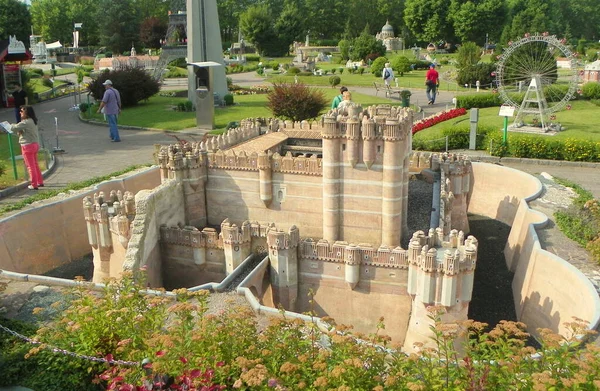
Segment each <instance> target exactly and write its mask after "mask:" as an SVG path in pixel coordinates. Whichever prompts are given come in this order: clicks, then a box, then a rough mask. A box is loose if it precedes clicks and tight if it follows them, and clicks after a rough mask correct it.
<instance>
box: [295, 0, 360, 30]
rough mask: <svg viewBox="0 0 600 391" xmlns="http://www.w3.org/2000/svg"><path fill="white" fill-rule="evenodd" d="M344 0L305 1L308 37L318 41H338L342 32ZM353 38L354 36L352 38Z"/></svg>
mask: <svg viewBox="0 0 600 391" xmlns="http://www.w3.org/2000/svg"><path fill="white" fill-rule="evenodd" d="M345 4H346V2H345V1H344V0H305V2H304V7H305V8H306V14H307V17H306V20H310V21H311V23H310V35H311V36H313V37H317V38H318V39H339V38H341V37H342V34H343V32H344V23H340V21H343V20H344V15H345ZM353 37H354V36H353ZM353 37H352V38H353Z"/></svg>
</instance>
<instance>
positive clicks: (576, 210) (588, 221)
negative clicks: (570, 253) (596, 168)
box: [554, 180, 600, 263]
mask: <svg viewBox="0 0 600 391" xmlns="http://www.w3.org/2000/svg"><path fill="white" fill-rule="evenodd" d="M559 183H560V184H562V185H564V186H567V187H570V188H572V189H573V190H574V191H575V192H576V193H577V198H575V199H574V200H573V203H572V204H571V205H570V206H569V207H568V208H567V209H565V210H559V211H557V212H556V213H554V217H555V219H556V224H557V225H558V227H559V228H560V230H561V231H562V232H563V233H564V234H565V235H566V236H567V237H568V238H569V239H571V240H574V241H576V242H577V243H579V244H581V245H582V246H585V247H586V248H587V249H588V251H589V252H590V254H591V255H592V257H594V259H595V260H596V262H599V263H600V202H599V201H598V200H595V199H594V197H593V195H592V193H590V192H589V191H587V190H585V189H583V188H581V186H579V185H577V184H575V183H571V182H568V181H564V180H559Z"/></svg>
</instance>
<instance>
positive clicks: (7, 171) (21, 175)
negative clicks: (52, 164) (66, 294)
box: [0, 133, 47, 189]
mask: <svg viewBox="0 0 600 391" xmlns="http://www.w3.org/2000/svg"><path fill="white" fill-rule="evenodd" d="M9 139H10V140H11V142H12V147H13V152H14V154H15V156H19V155H21V146H20V145H19V138H18V137H16V136H11V137H10V138H9V137H8V136H7V135H6V133H0V165H1V166H3V167H4V173H3V174H2V175H0V189H4V188H6V187H9V186H14V185H16V184H18V183H21V182H23V181H24V180H25V165H24V164H23V160H22V159H19V160H16V164H15V166H16V167H17V179H15V178H14V172H13V166H12V161H11V158H10V149H9V147H8V140H9ZM38 159H39V162H40V168H41V169H42V171H43V170H45V169H46V168H47V167H46V163H45V154H44V153H40V154H39V155H38Z"/></svg>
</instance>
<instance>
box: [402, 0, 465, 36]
mask: <svg viewBox="0 0 600 391" xmlns="http://www.w3.org/2000/svg"><path fill="white" fill-rule="evenodd" d="M449 8H450V0H406V3H405V9H404V22H405V23H406V26H407V27H408V29H409V30H410V32H411V33H412V34H413V35H414V36H415V38H416V39H417V40H419V41H421V42H424V43H429V42H436V41H439V40H444V41H450V42H452V41H453V39H454V34H453V32H452V26H451V24H450V23H449V22H448V10H449Z"/></svg>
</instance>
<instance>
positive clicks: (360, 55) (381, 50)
mask: <svg viewBox="0 0 600 391" xmlns="http://www.w3.org/2000/svg"><path fill="white" fill-rule="evenodd" d="M385 52H386V49H385V46H384V45H383V43H382V42H381V41H379V40H377V39H375V36H374V35H371V34H369V32H368V31H367V30H366V28H365V31H363V32H362V34H360V35H359V36H358V37H357V38H356V39H354V40H353V41H352V43H351V44H350V53H349V54H350V59H351V60H354V61H359V60H365V61H366V60H367V59H368V58H377V57H380V56H384V55H385Z"/></svg>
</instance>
